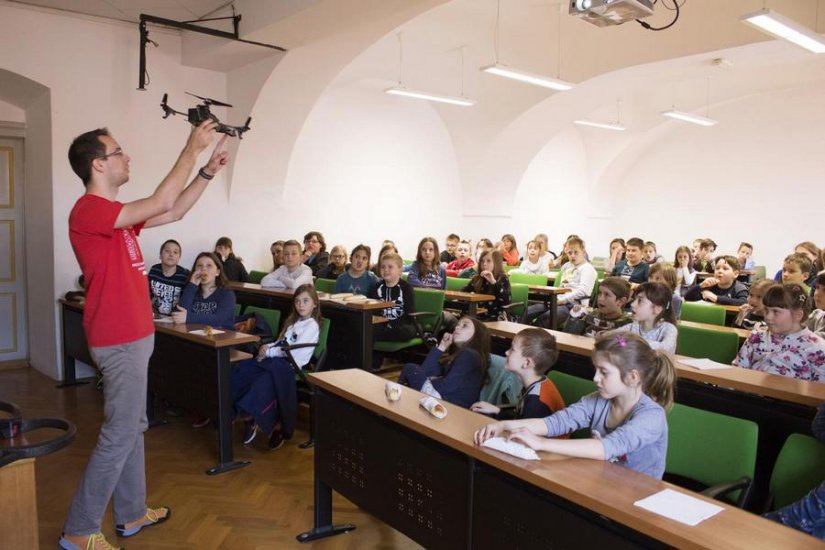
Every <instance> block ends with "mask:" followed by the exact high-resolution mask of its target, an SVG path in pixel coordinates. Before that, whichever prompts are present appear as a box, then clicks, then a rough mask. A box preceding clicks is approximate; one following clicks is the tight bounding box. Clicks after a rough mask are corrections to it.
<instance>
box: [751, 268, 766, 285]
mask: <svg viewBox="0 0 825 550" xmlns="http://www.w3.org/2000/svg"><path fill="white" fill-rule="evenodd" d="M767 276H768V272H767V268H766V267H765V266H764V265H755V266H753V269H752V270H751V284H753V283H755V282H756V281H761V280H762V279H764V278H766V277H767Z"/></svg>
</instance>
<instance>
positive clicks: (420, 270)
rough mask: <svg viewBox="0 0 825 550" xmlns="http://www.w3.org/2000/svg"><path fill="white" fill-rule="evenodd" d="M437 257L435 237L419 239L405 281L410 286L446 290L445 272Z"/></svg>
mask: <svg viewBox="0 0 825 550" xmlns="http://www.w3.org/2000/svg"><path fill="white" fill-rule="evenodd" d="M438 258H439V255H438V243H437V242H435V239H434V238H433V237H424V238H423V239H421V241H420V242H419V243H418V252H417V253H416V256H415V261H414V262H413V263H412V266H411V267H410V271H409V275H408V277H407V282H408V283H410V284H411V285H412V286H419V287H423V288H438V289H441V290H446V288H447V273H446V270H445V269H444V266H442V265H441V263H440V262H439V261H438Z"/></svg>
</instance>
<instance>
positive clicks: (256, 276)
mask: <svg viewBox="0 0 825 550" xmlns="http://www.w3.org/2000/svg"><path fill="white" fill-rule="evenodd" d="M266 275H268V273H267V272H266V271H255V270H254V269H253V270H252V271H250V272H249V282H250V283H255V284H256V285H259V284H261V279H263V278H264V277H265V276H266Z"/></svg>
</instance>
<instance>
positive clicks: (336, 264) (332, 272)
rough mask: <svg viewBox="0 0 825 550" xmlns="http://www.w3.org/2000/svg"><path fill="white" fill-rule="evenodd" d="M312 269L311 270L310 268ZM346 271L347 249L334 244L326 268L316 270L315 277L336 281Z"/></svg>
mask: <svg viewBox="0 0 825 550" xmlns="http://www.w3.org/2000/svg"><path fill="white" fill-rule="evenodd" d="M310 269H312V268H310ZM346 270H347V247H345V246H344V245H342V244H336V245H335V246H333V247H332V251H331V252H330V254H329V263H328V264H327V265H326V267H322V268H321V269H319V270H318V273H317V274H316V277H318V278H319V279H332V280H335V279H337V278H338V277H339V276H340V275H341V274H342V273H344V272H345V271H346Z"/></svg>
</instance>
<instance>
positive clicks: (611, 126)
mask: <svg viewBox="0 0 825 550" xmlns="http://www.w3.org/2000/svg"><path fill="white" fill-rule="evenodd" d="M573 123H574V124H578V125H580V126H592V127H593V128H602V129H604V130H618V131H620V132H623V131H624V130H627V128H625V127H624V126H622V125H621V124H618V123H615V122H594V121H592V120H574V121H573Z"/></svg>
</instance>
